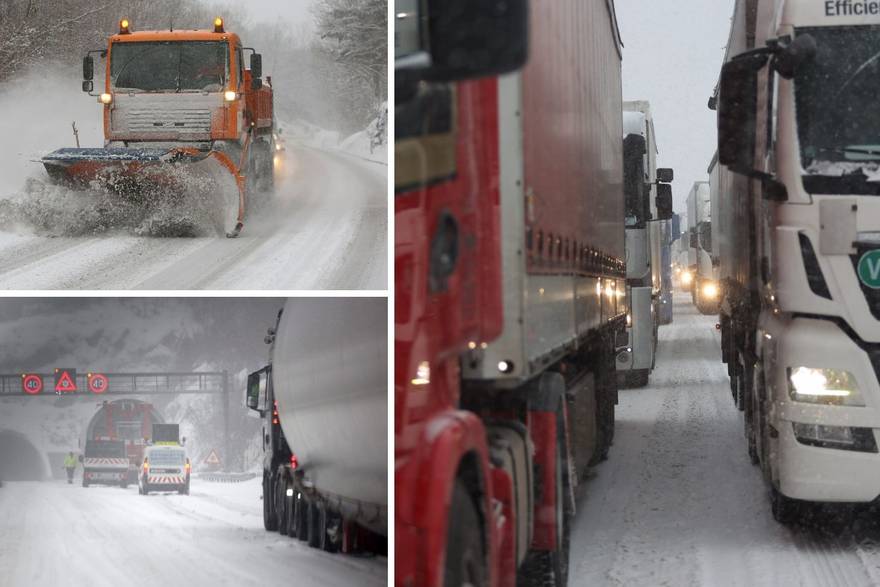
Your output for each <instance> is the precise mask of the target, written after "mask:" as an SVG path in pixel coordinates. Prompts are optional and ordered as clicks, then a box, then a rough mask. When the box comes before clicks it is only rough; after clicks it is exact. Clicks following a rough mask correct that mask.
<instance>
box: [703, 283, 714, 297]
mask: <svg viewBox="0 0 880 587" xmlns="http://www.w3.org/2000/svg"><path fill="white" fill-rule="evenodd" d="M703 297H705V298H709V299H710V300H714V299H715V298H717V297H718V286H717V285H715V284H714V283H712V282H709V283H706V284H705V285H703Z"/></svg>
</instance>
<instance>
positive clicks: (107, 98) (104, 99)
mask: <svg viewBox="0 0 880 587" xmlns="http://www.w3.org/2000/svg"><path fill="white" fill-rule="evenodd" d="M100 100H101V104H109V103H110V102H112V101H113V94H101V97H100Z"/></svg>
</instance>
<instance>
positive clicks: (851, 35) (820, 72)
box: [795, 26, 880, 193]
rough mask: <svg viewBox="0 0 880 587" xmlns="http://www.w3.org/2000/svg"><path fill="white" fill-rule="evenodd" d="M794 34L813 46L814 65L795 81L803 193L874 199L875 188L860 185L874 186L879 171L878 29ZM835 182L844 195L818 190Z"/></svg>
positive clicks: (807, 30)
mask: <svg viewBox="0 0 880 587" xmlns="http://www.w3.org/2000/svg"><path fill="white" fill-rule="evenodd" d="M798 33H799V34H805V33H809V34H810V35H812V36H813V38H815V40H816V43H817V45H818V50H817V52H816V56H815V59H813V60H811V61H809V62H807V63H805V64H804V65H803V67H802V69H801V70H799V71H798V74H797V77H796V78H795V101H796V107H797V122H798V138H799V139H800V148H801V160H802V162H803V167H804V169H805V170H806V173H807V176H808V177H807V178H805V184H806V187H807V191H809V192H813V193H815V192H817V191H820V192H825V193H845V192H848V193H852V192H853V190H854V189H856V190H858V192H859V193H867V192H864V190H865V189H867V190H868V192H870V193H880V192H878V190H877V189H876V188H877V186H876V185H875V186H867V185H865V184H866V181H867V182H872V183H873V182H876V180H877V179H878V178H875V177H874V176H875V175H878V174H877V170H878V167H880V112H878V111H877V109H876V107H875V103H876V99H877V95H878V93H880V27H867V26H861V27H822V28H804V29H799V30H798ZM809 176H824V177H826V178H836V182H835V180H824V181H823V180H821V179H818V178H813V179H810V178H809ZM841 178H843V179H841ZM841 182H844V183H846V188H845V189H844V190H841V188H840V186H834V185H819V184H829V183H841ZM814 184H815V185H814ZM858 184H862V186H863V187H862V188H861V189H860V188H858V187H857V186H858ZM811 186H812V187H814V188H816V189H811Z"/></svg>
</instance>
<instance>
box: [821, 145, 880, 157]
mask: <svg viewBox="0 0 880 587" xmlns="http://www.w3.org/2000/svg"><path fill="white" fill-rule="evenodd" d="M814 149H816V150H817V151H822V152H826V153H827V152H831V153H843V154H846V153H853V154H856V155H876V156H878V157H880V149H865V148H863V147H814Z"/></svg>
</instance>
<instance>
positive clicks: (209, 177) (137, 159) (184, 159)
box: [42, 147, 245, 238]
mask: <svg viewBox="0 0 880 587" xmlns="http://www.w3.org/2000/svg"><path fill="white" fill-rule="evenodd" d="M42 163H43V166H44V167H45V168H46V172H47V173H48V174H49V178H50V180H51V181H52V182H54V183H60V184H64V185H69V186H71V187H74V188H83V187H101V188H103V189H106V190H109V191H112V192H115V193H118V194H120V195H121V196H124V197H134V198H138V197H143V198H152V197H156V196H159V197H169V196H172V197H181V198H185V197H189V196H191V195H193V194H202V195H207V196H208V197H209V198H210V199H211V202H210V205H211V207H212V212H213V213H214V214H215V216H216V218H217V221H216V224H217V227H218V228H221V229H222V230H223V232H225V233H226V236H227V237H230V238H234V237H236V236H238V234H239V233H240V232H241V229H242V227H243V223H244V212H245V193H244V192H245V190H244V176H242V175H241V173H240V172H239V170H238V168H237V166H236V165H235V163H234V162H233V161H232V159H230V157H229V155H227V154H226V153H222V152H220V151H200V150H198V149H194V148H188V147H175V148H170V149H157V148H107V149H102V148H64V149H58V150H57V151H53V152H52V153H49V154H48V155H46V156H45V157H43V158H42ZM230 179H231V180H232V182H231V183H230V181H229V180H230Z"/></svg>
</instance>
